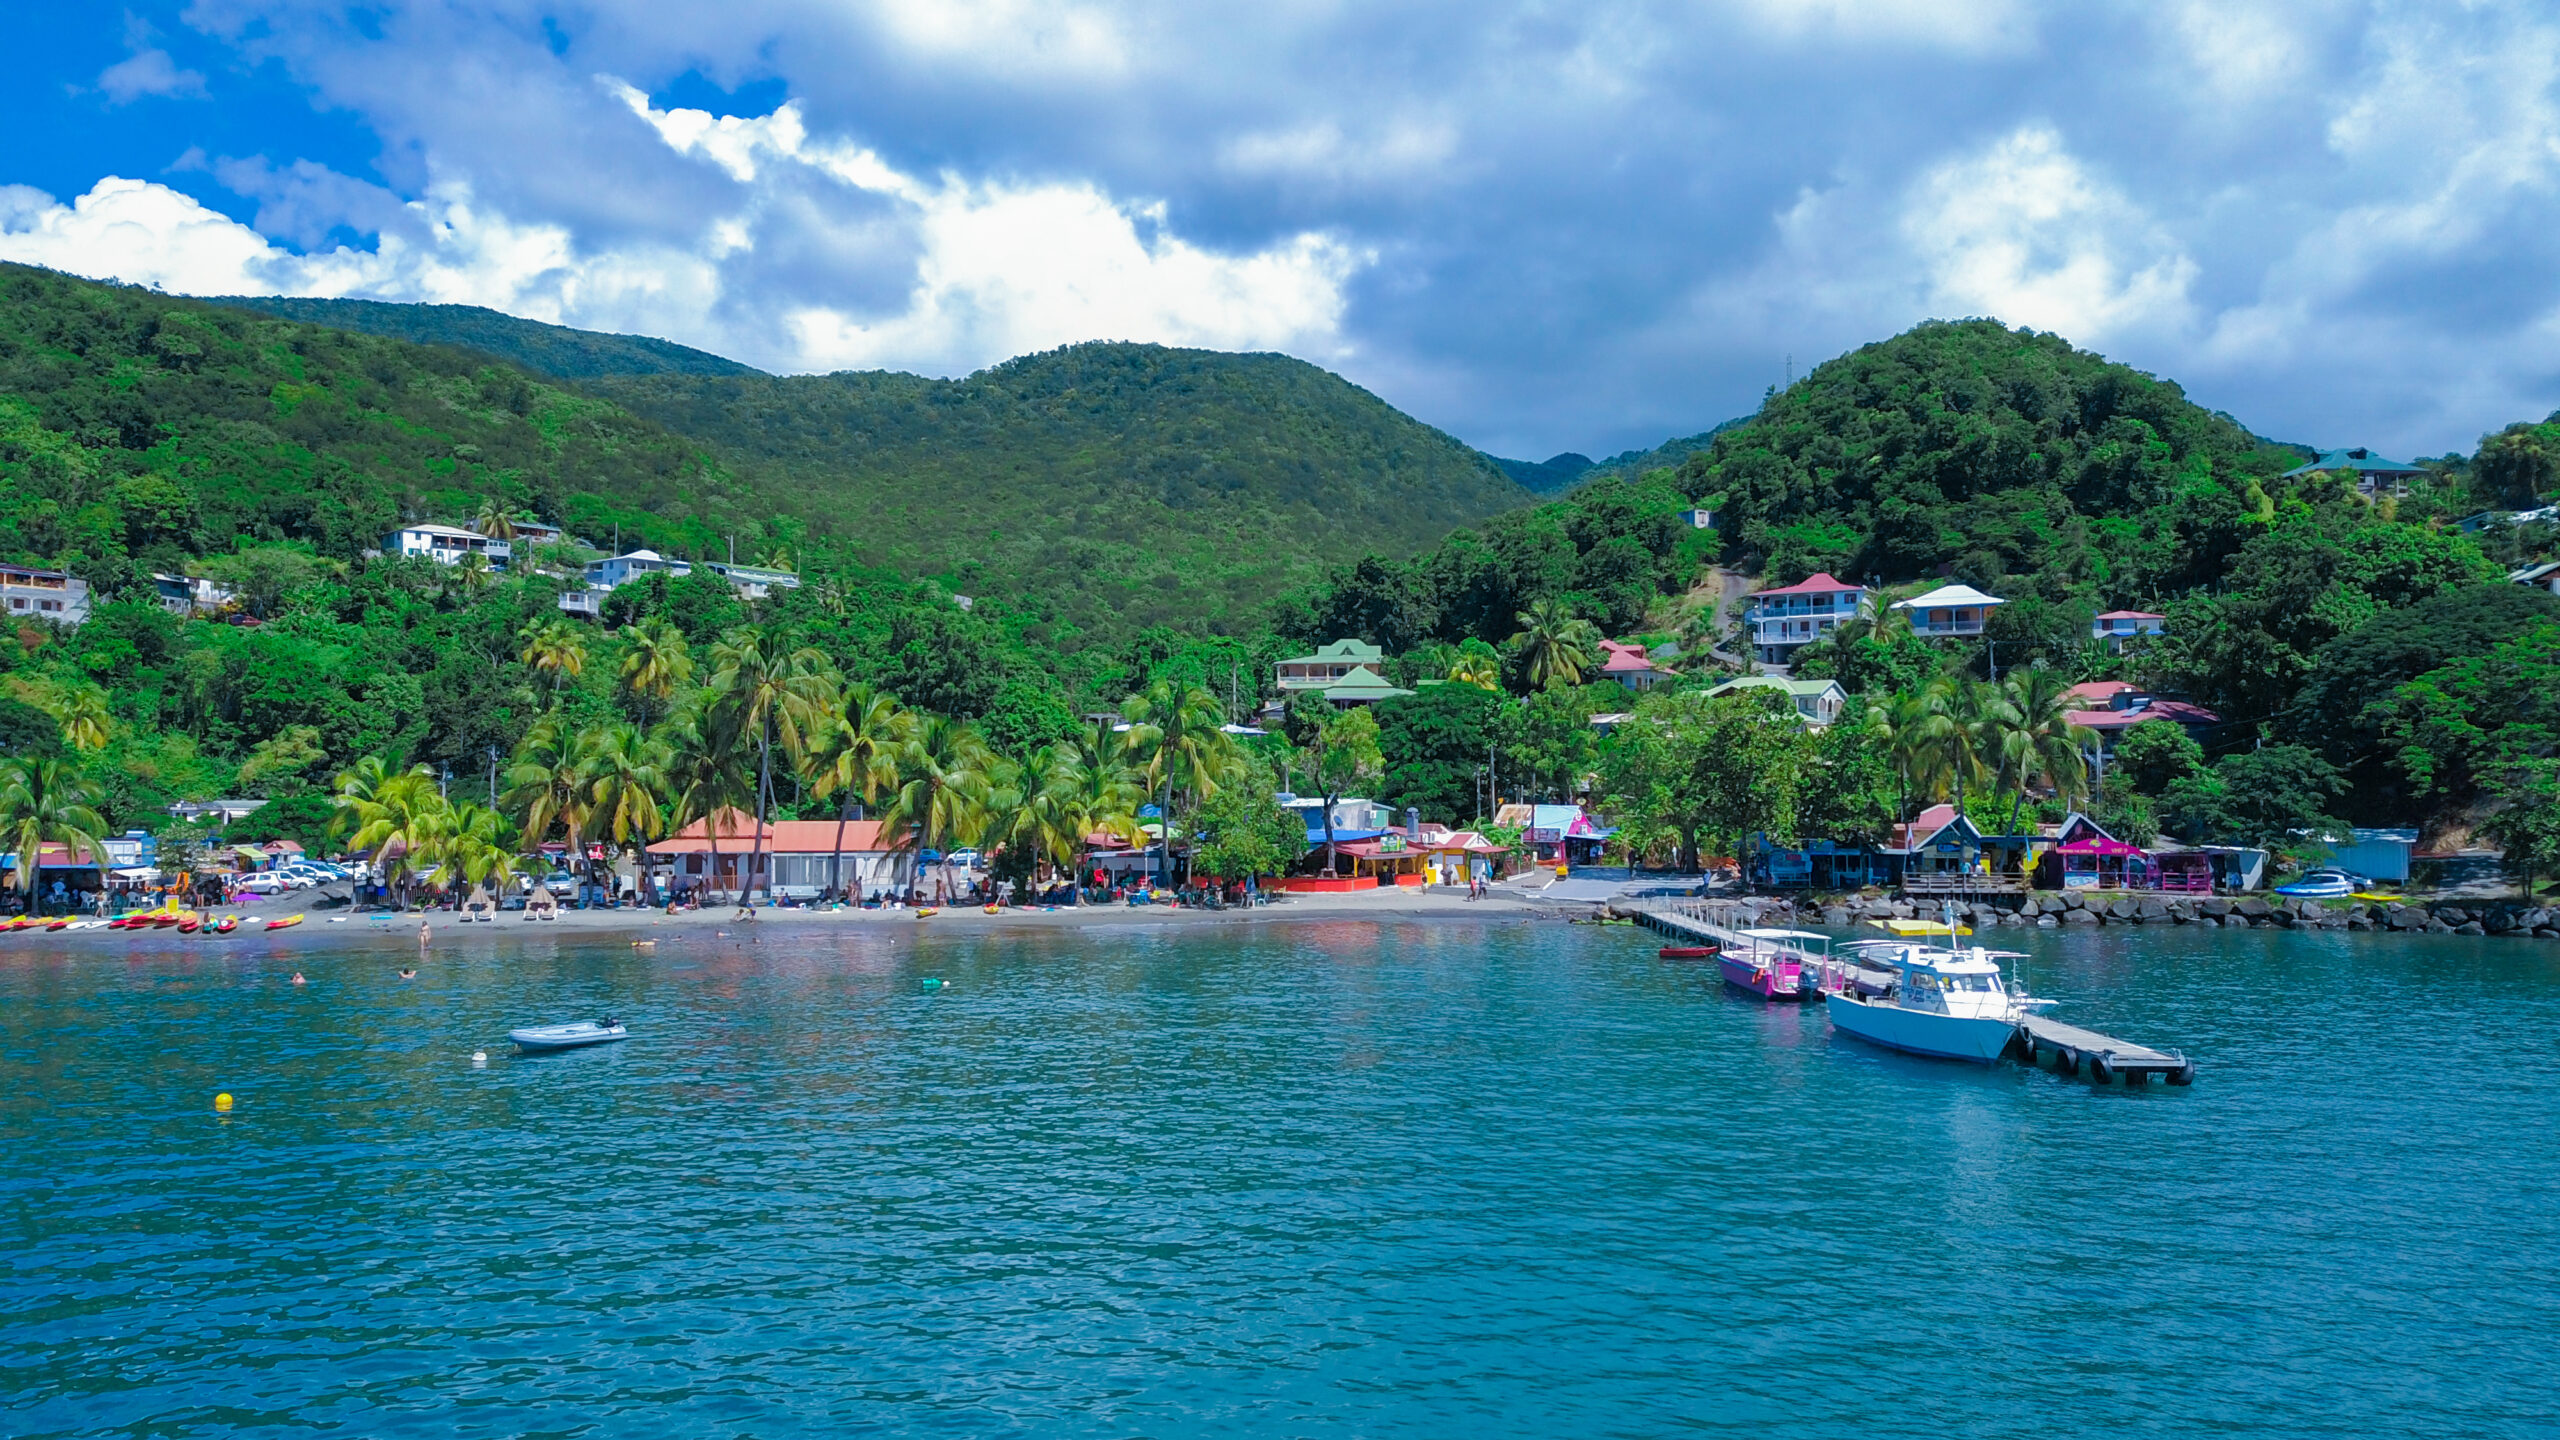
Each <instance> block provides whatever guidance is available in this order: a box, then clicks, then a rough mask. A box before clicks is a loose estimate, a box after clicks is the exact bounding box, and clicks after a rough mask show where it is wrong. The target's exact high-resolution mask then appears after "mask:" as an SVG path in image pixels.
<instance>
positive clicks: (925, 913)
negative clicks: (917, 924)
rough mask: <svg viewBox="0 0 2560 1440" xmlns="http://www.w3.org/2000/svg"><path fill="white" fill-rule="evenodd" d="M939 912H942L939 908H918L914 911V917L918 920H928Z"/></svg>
mask: <svg viewBox="0 0 2560 1440" xmlns="http://www.w3.org/2000/svg"><path fill="white" fill-rule="evenodd" d="M941 913H942V912H941V911H939V910H919V911H917V912H916V918H917V919H919V920H930V919H932V918H933V917H934V916H936V915H939V914H941Z"/></svg>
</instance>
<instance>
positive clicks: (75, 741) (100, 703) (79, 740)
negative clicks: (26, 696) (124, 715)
mask: <svg viewBox="0 0 2560 1440" xmlns="http://www.w3.org/2000/svg"><path fill="white" fill-rule="evenodd" d="M46 709H47V710H48V711H49V712H50V713H51V714H52V716H53V719H54V723H55V724H58V725H60V726H61V727H62V743H64V744H65V745H68V746H70V747H71V748H72V749H74V750H78V751H80V752H82V753H84V754H88V753H94V752H96V751H99V750H103V749H105V748H106V744H107V741H108V740H109V739H110V738H111V737H112V736H113V735H114V733H115V721H114V719H113V718H112V717H111V716H109V715H108V713H107V692H106V691H105V690H103V689H101V688H99V687H98V686H95V685H74V686H71V687H68V688H66V689H63V690H61V691H59V692H57V693H56V694H55V696H54V698H53V702H52V704H50V705H49V706H47V707H46Z"/></svg>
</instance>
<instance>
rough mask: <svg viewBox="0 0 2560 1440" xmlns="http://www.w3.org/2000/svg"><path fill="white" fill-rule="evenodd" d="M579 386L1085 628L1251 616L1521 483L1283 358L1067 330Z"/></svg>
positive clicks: (796, 498) (867, 543) (1406, 548)
mask: <svg viewBox="0 0 2560 1440" xmlns="http://www.w3.org/2000/svg"><path fill="white" fill-rule="evenodd" d="M590 388H591V389H592V390H593V392H594V393H596V394H598V395H602V396H605V397H607V398H609V399H611V400H613V401H614V402H616V403H617V404H620V405H622V406H625V407H627V408H629V409H630V410H631V411H632V412H634V413H636V414H638V415H641V416H643V417H646V418H648V419H650V420H653V421H656V422H657V423H659V424H661V425H664V426H666V427H667V428H669V429H670V430H674V431H676V432H679V433H681V434H684V435H686V436H689V437H692V438H694V439H697V440H700V441H702V442H704V443H705V444H708V445H710V446H712V447H714V448H715V449H716V451H717V453H718V454H719V455H720V456H721V457H722V459H723V461H724V463H725V464H727V465H728V466H729V467H731V468H732V469H734V470H735V471H736V472H737V473H738V475H739V476H740V477H741V478H742V479H743V480H744V481H746V482H747V483H749V484H751V485H753V486H755V487H758V488H760V489H763V490H765V491H768V492H772V493H776V494H781V495H786V496H789V497H791V503H793V504H795V505H798V506H801V507H803V508H805V509H807V510H809V511H810V512H811V513H814V514H824V515H827V516H830V517H834V519H835V520H836V521H837V522H838V523H839V524H840V525H841V526H842V528H843V529H844V530H845V532H846V533H847V534H848V536H849V537H850V539H851V542H852V544H853V546H854V549H855V550H856V552H857V553H858V554H859V555H860V556H861V557H862V558H863V559H864V560H866V561H868V562H870V563H873V564H878V565H884V566H890V567H894V568H897V569H900V570H904V571H907V572H909V573H929V574H941V575H947V576H949V577H951V578H952V581H953V583H954V584H955V585H956V586H957V587H958V588H959V589H960V590H962V591H963V592H965V593H971V594H982V593H987V592H989V591H993V592H995V593H998V594H1008V593H1010V594H1014V595H1018V596H1021V597H1023V598H1026V599H1033V600H1037V601H1038V602H1040V603H1043V604H1046V605H1049V606H1052V607H1054V613H1055V616H1056V618H1057V619H1058V620H1059V621H1061V622H1064V623H1065V624H1067V625H1069V626H1071V627H1074V628H1077V629H1085V630H1099V629H1114V628H1120V627H1123V626H1128V625H1145V624H1151V623H1157V622H1168V623H1180V622H1184V621H1191V622H1198V621H1201V620H1207V621H1210V622H1212V623H1219V624H1223V623H1242V622H1243V621H1244V620H1245V619H1246V617H1247V616H1248V615H1249V614H1250V612H1253V611H1256V610H1258V609H1259V608H1260V607H1261V606H1262V604H1263V603H1264V602H1265V601H1267V600H1268V599H1269V598H1270V597H1272V596H1274V595H1276V594H1278V593H1280V592H1281V591H1282V590H1284V589H1286V588H1288V587H1289V586H1291V585H1293V584H1295V583H1298V582H1301V581H1303V580H1305V579H1308V578H1310V577H1311V576H1312V575H1313V574H1314V573H1315V572H1316V570H1317V568H1318V567H1320V566H1322V565H1323V564H1325V563H1327V562H1332V561H1339V560H1347V559H1351V558H1353V557H1356V556H1359V555H1362V554H1367V553H1371V552H1381V553H1389V554H1397V553H1406V552H1410V551H1413V550H1417V549H1420V548H1422V547H1423V546H1426V545H1428V544H1430V543H1431V542H1432V541H1434V540H1436V539H1438V538H1439V537H1440V536H1442V535H1445V534H1447V533H1448V532H1449V531H1450V530H1451V529H1453V528H1455V527H1457V526H1459V525H1464V524H1470V523H1473V522H1475V521H1478V520H1481V519H1483V518H1485V517H1487V516H1490V515H1492V514H1495V513H1497V512H1499V511H1502V510H1506V509H1510V508H1512V507H1514V506H1517V505H1520V504H1523V503H1525V502H1526V501H1527V500H1528V499H1529V498H1530V496H1529V494H1528V492H1527V491H1525V490H1523V489H1522V488H1521V487H1520V486H1519V485H1517V484H1515V483H1513V482H1512V481H1511V480H1510V479H1509V478H1508V477H1506V476H1505V475H1503V474H1502V473H1501V472H1500V471H1499V470H1498V469H1496V468H1495V467H1494V466H1493V464H1492V463H1491V462H1490V461H1489V460H1487V459H1486V458H1485V457H1483V456H1481V455H1479V454H1477V453H1476V452H1475V451H1473V450H1471V449H1469V448H1468V447H1466V446H1465V445H1462V444H1460V443H1459V442H1457V441H1456V440H1454V439H1451V438H1450V437H1449V436H1447V435H1445V434H1442V433H1441V432H1439V431H1437V430H1434V429H1432V428H1430V427H1429V426H1426V425H1423V424H1421V423H1420V422H1418V421H1415V420H1413V419H1411V418H1410V417H1408V416H1405V415H1403V414H1401V413H1399V412H1398V411H1397V410H1395V409H1394V408H1393V407H1392V406H1389V405H1388V404H1386V403H1385V402H1384V401H1382V400H1380V399H1378V398H1377V397H1376V396H1374V395H1371V394H1370V393H1368V392H1367V391H1365V390H1362V389H1360V388H1358V387H1357V386H1354V385H1351V384H1350V383H1348V382H1346V381H1344V380H1343V379H1341V378H1340V377H1338V376H1335V375H1332V374H1329V373H1327V372H1326V371H1324V370H1321V369H1318V368H1317V367H1315V366H1313V365H1309V364H1307V363H1305V362H1304V361H1300V360H1293V359H1290V358H1289V357H1287V356H1284V355H1268V354H1262V355H1231V354H1222V353H1218V352H1214V351H1205V350H1177V349H1169V348H1166V347H1164V346H1159V345H1131V344H1116V343H1114V344H1087V345H1075V346H1069V347H1067V348H1065V349H1061V350H1053V351H1049V352H1046V353H1044V354H1039V355H1030V356H1025V357H1023V358H1021V359H1018V360H1012V361H1008V362H1006V363H1005V364H1002V365H998V366H995V367H993V368H991V369H988V370H984V371H981V372H979V373H978V374H975V375H972V376H970V377H968V378H967V379H963V380H933V379H926V378H924V377H921V376H915V375H903V374H894V373H887V372H876V371H875V372H865V373H859V374H851V373H848V374H837V375H826V376H796V377H783V378H769V377H726V378H715V377H702V376H676V375H658V376H646V377H617V378H611V379H604V380H598V381H595V382H592V384H591V386H590Z"/></svg>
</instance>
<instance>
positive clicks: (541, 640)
mask: <svg viewBox="0 0 2560 1440" xmlns="http://www.w3.org/2000/svg"><path fill="white" fill-rule="evenodd" d="M516 638H517V639H519V640H521V641H522V642H523V645H524V648H523V649H521V650H519V651H518V652H517V653H516V658H517V659H518V660H520V661H522V662H523V663H525V664H527V665H530V666H532V667H533V669H534V671H535V672H536V673H537V674H540V675H543V676H545V677H547V678H548V679H549V680H550V681H551V702H552V703H553V704H554V705H557V704H558V703H560V686H561V683H562V682H563V681H565V680H575V679H576V678H578V677H579V676H580V675H583V674H585V673H586V669H587V641H586V637H585V636H584V635H582V634H580V633H579V630H578V627H577V626H575V625H573V624H571V623H570V622H569V621H568V620H566V619H563V618H559V617H556V616H555V617H553V618H551V619H547V620H535V621H532V622H531V623H529V624H527V625H526V626H525V627H524V629H523V630H522V631H520V632H518V634H517V636H516Z"/></svg>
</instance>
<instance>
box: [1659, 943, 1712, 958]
mask: <svg viewBox="0 0 2560 1440" xmlns="http://www.w3.org/2000/svg"><path fill="white" fill-rule="evenodd" d="M1718 948H1719V947H1717V946H1714V945H1665V946H1663V947H1662V948H1661V949H1660V950H1658V951H1656V952H1655V954H1657V955H1659V956H1660V957H1661V958H1662V959H1665V960H1713V959H1714V958H1716V951H1717V949H1718Z"/></svg>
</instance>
